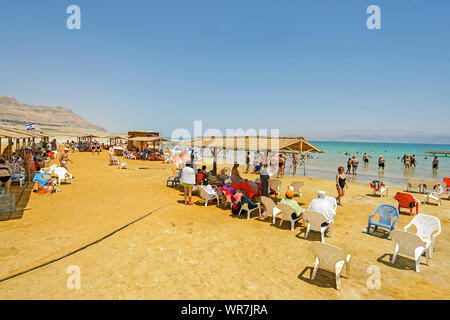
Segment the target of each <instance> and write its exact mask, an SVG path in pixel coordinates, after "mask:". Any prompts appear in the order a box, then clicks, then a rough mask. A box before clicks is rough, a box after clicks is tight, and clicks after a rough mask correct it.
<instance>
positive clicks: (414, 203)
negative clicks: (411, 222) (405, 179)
mask: <svg viewBox="0 0 450 320" xmlns="http://www.w3.org/2000/svg"><path fill="white" fill-rule="evenodd" d="M394 199H395V200H397V201H398V211H400V208H407V209H409V214H410V215H411V216H412V215H413V209H414V208H416V214H418V213H419V204H420V201H419V200H417V199H416V198H415V197H413V195H411V194H409V193H403V192H397V193H396V194H395V196H394Z"/></svg>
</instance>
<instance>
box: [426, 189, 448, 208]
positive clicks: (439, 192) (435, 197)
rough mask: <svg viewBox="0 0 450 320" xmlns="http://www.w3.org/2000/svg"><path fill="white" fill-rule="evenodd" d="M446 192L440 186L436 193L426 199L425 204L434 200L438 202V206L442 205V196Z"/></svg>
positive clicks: (427, 195)
mask: <svg viewBox="0 0 450 320" xmlns="http://www.w3.org/2000/svg"><path fill="white" fill-rule="evenodd" d="M445 192H446V189H445V188H444V187H442V186H439V187H438V188H437V189H436V191H434V192H431V193H428V194H426V195H425V197H424V202H425V203H429V202H430V200H434V201H436V202H437V205H438V206H440V205H441V195H442V194H443V193H445Z"/></svg>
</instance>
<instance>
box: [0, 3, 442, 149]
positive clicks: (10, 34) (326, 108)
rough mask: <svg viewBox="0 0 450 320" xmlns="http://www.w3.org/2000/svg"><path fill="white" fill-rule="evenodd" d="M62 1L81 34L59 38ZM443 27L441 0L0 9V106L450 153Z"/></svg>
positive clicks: (128, 124)
mask: <svg viewBox="0 0 450 320" xmlns="http://www.w3.org/2000/svg"><path fill="white" fill-rule="evenodd" d="M71 4H76V5H78V6H80V8H81V30H68V29H67V28H66V19H67V17H68V16H69V15H68V14H67V13H66V8H67V7H68V6H69V5H71ZM371 4H376V5H378V6H379V7H380V8H381V27H382V29H381V30H368V29H367V27H366V19H367V17H368V16H369V14H367V13H366V8H367V7H368V6H369V5H371ZM449 17H450V1H447V0H435V1H422V0H417V1H402V0H397V1H381V0H371V1H362V0H353V1H350V0H349V1H331V0H330V1H325V0H317V1H300V0H292V1H285V0H277V1H275V0H272V1H266V0H257V1H255V0H240V1H238V0H226V1H225V0H221V1H218V0H191V1H185V0H172V1H152V0H148V1H137V0H129V1H122V0H116V1H103V0H95V1H92V0H89V1H87V0H86V1H76V0H71V1H65V0H52V1H50V0H44V1H31V0H30V1H23V0H20V1H19V0H18V1H8V2H7V1H2V3H1V7H0V39H1V40H0V70H1V72H0V96H10V97H14V98H16V99H18V100H19V101H20V102H23V103H27V104H40V105H49V106H64V107H66V108H69V109H71V110H72V111H74V112H75V113H78V114H79V115H81V116H82V117H84V118H85V119H87V120H89V121H91V122H93V123H95V124H99V125H102V126H104V127H105V128H106V129H108V130H110V131H114V132H126V131H128V130H132V129H141V130H147V129H149V130H151V129H155V130H160V131H163V134H164V135H170V134H171V132H172V130H173V129H175V128H187V129H189V130H193V121H194V120H203V127H204V128H219V129H222V130H223V129H225V128H244V129H247V128H266V129H271V128H279V129H280V130H281V134H282V135H295V136H297V135H301V136H305V137H306V138H310V139H317V138H319V139H321V138H323V139H330V140H339V138H340V137H344V136H345V137H348V136H349V135H350V136H351V137H354V138H355V139H356V140H358V138H359V137H360V134H362V133H364V134H366V135H367V134H369V135H371V134H376V133H378V132H389V136H391V137H393V138H392V139H388V140H392V141H396V138H395V136H396V132H399V135H398V136H399V137H400V136H402V137H404V136H405V135H406V136H410V137H411V140H412V141H415V140H416V139H418V138H421V137H422V138H423V137H424V136H426V137H429V138H428V139H429V140H430V141H428V142H433V141H435V140H436V139H437V140H439V141H437V140H436V142H441V143H445V142H447V143H450V135H449V133H448V123H449V119H450V112H449V110H450V41H449V36H450V18H449ZM341 133H342V134H341ZM362 136H363V135H361V137H362ZM436 137H438V138H436ZM345 139H348V138H345ZM361 139H362V138H361Z"/></svg>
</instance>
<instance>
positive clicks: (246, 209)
mask: <svg viewBox="0 0 450 320" xmlns="http://www.w3.org/2000/svg"><path fill="white" fill-rule="evenodd" d="M255 210H258V211H259V215H260V216H261V206H260V204H259V203H257V204H256V207H254V208H253V209H250V208H249V207H248V203H244V204H243V205H242V206H241V210H239V214H238V215H239V216H240V215H241V212H242V211H247V220H248V219H250V213H251V212H252V211H255Z"/></svg>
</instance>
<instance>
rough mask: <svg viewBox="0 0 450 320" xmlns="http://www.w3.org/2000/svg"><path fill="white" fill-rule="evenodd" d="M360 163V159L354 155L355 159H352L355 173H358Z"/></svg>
mask: <svg viewBox="0 0 450 320" xmlns="http://www.w3.org/2000/svg"><path fill="white" fill-rule="evenodd" d="M358 164H359V161H358V159H356V157H355V156H353V159H352V173H353V174H354V175H357V174H358Z"/></svg>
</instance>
